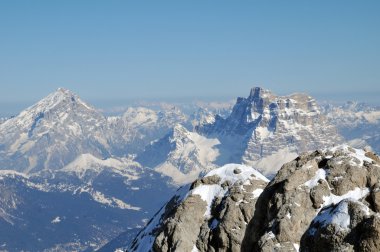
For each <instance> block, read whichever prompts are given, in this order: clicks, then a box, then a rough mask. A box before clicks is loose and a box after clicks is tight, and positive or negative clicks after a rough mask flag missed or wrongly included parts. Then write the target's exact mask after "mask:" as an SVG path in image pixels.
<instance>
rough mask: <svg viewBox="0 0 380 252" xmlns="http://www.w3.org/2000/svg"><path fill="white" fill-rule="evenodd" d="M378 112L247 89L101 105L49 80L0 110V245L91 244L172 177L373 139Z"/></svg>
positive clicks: (118, 227)
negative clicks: (47, 90) (231, 100)
mask: <svg viewBox="0 0 380 252" xmlns="http://www.w3.org/2000/svg"><path fill="white" fill-rule="evenodd" d="M220 111H222V112H223V113H222V115H218V114H217V112H220ZM379 114H380V113H379V109H378V108H373V107H368V106H364V105H359V104H354V103H351V104H348V105H345V106H342V107H339V106H332V105H324V106H322V107H320V106H318V105H317V102H316V101H315V100H314V99H313V98H312V97H310V96H308V95H306V94H293V95H289V96H277V95H275V94H273V93H271V92H270V91H268V90H265V89H262V88H253V89H252V90H251V92H250V94H249V96H248V97H247V98H238V99H237V101H236V104H235V105H234V106H233V107H232V108H231V110H227V109H225V107H223V110H220V107H219V106H215V107H213V106H210V105H207V106H206V105H205V104H199V105H198V106H195V107H194V106H193V107H192V109H191V110H190V109H189V110H186V111H185V110H181V109H180V108H179V107H176V106H170V105H165V106H161V107H160V108H159V109H158V110H157V109H154V108H152V107H149V108H148V107H131V108H129V109H128V110H127V111H125V112H124V113H123V114H122V115H119V116H105V115H103V114H102V113H101V112H100V111H99V110H97V109H96V108H94V107H93V106H91V105H89V104H87V103H86V102H84V101H82V100H81V99H80V98H79V97H78V96H77V95H76V94H74V93H72V92H71V91H69V90H67V89H63V88H60V89H58V90H57V91H56V92H54V93H52V94H50V95H48V96H47V97H45V98H44V99H42V100H41V101H39V102H38V103H36V104H35V105H33V106H31V107H29V108H27V109H26V110H24V111H22V112H21V113H20V114H19V115H17V116H15V117H12V118H9V119H2V120H1V121H0V181H2V184H1V185H0V186H1V192H0V194H1V196H2V199H1V204H0V222H1V223H2V225H1V226H0V234H2V235H0V250H1V249H3V250H9V251H20V250H25V251H42V250H44V249H46V251H54V250H59V251H72V250H73V249H78V250H80V251H85V250H87V251H92V250H95V249H97V248H99V247H101V246H102V245H104V244H106V243H107V242H108V241H109V240H111V239H112V238H114V237H116V236H118V235H121V236H120V237H119V239H124V238H123V237H128V238H125V239H133V236H134V235H132V234H135V233H136V232H137V230H138V229H139V228H142V227H143V226H144V225H145V224H146V221H147V220H148V219H149V218H150V217H151V216H152V215H153V213H154V212H156V211H157V210H158V209H159V208H160V207H161V206H162V205H163V204H164V203H165V202H166V201H167V200H168V199H169V198H170V197H172V196H173V194H174V192H175V191H176V190H177V188H178V186H179V185H188V184H189V183H191V182H193V181H194V180H196V179H197V178H198V177H199V175H201V176H203V175H205V174H207V173H209V172H212V171H213V170H214V169H216V168H218V167H221V166H224V165H227V164H229V163H237V164H242V165H247V166H252V167H255V168H256V169H257V170H258V171H260V172H261V173H263V174H264V175H265V176H268V177H269V178H272V177H274V176H275V174H276V172H277V171H278V169H279V168H280V167H281V165H282V164H283V163H285V162H288V161H291V160H293V159H294V158H295V157H297V156H298V155H300V154H301V153H302V152H304V151H310V150H315V149H321V148H325V147H331V146H334V145H337V144H340V143H342V142H343V141H345V140H350V141H351V144H353V145H355V146H359V147H364V146H367V145H370V146H371V147H372V149H374V150H378V148H379V137H378V132H379V131H378V129H379ZM338 118H342V119H341V120H340V119H338ZM38 223H39V225H38ZM73 227H74V228H73ZM70 230H71V231H70ZM72 230H76V231H75V232H72ZM67 233H70V234H69V235H64V234H67ZM16 241H17V242H16Z"/></svg>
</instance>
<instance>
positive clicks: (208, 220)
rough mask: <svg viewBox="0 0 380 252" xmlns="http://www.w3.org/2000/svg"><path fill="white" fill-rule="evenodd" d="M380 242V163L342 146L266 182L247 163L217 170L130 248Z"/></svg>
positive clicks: (289, 247)
mask: <svg viewBox="0 0 380 252" xmlns="http://www.w3.org/2000/svg"><path fill="white" fill-rule="evenodd" d="M264 187H265V188H264ZM379 238H380V159H379V157H378V156H377V155H376V154H374V153H372V152H370V151H366V150H358V149H353V148H351V147H349V146H347V145H342V146H338V147H334V148H331V149H326V150H318V151H314V152H311V153H305V154H302V155H300V156H299V157H298V158H296V159H295V160H293V161H291V162H289V163H286V164H284V165H283V166H282V168H281V169H280V171H279V172H278V173H277V175H276V176H275V177H274V178H273V179H272V180H271V181H270V182H269V183H267V180H266V179H265V177H263V176H262V175H261V174H260V173H258V172H257V171H256V170H254V169H253V168H249V167H247V166H241V165H226V166H224V167H222V168H219V169H215V170H213V171H211V172H209V173H208V174H207V175H206V176H205V177H203V178H202V179H198V180H197V181H195V182H194V183H193V184H192V185H191V186H188V187H183V188H182V189H181V191H179V192H178V193H177V195H176V196H175V197H173V199H172V200H171V201H170V202H169V203H168V204H167V205H166V206H165V207H164V208H162V209H161V211H160V212H159V213H158V214H157V215H156V216H155V218H153V219H152V221H151V222H150V223H149V224H148V225H147V227H146V228H145V229H144V230H143V231H142V232H141V233H140V234H139V235H138V236H137V237H136V239H135V240H134V242H133V243H132V244H131V245H130V247H129V248H128V251H380V239H379Z"/></svg>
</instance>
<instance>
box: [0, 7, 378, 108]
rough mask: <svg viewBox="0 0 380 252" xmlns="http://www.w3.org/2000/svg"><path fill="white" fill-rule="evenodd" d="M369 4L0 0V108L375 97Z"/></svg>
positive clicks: (373, 20) (374, 10)
mask: <svg viewBox="0 0 380 252" xmlns="http://www.w3.org/2000/svg"><path fill="white" fill-rule="evenodd" d="M379 13H380V1H378V0H376V1H371V0H366V1H351V0H334V1H331V0H329V1H324V0H320V1H296V0H290V1H274V0H273V1H272V0H271V1H253V0H252V1H243V0H242V1H225V0H218V1H207V0H202V1H201V0H192V1H165V0H162V1H145V0H141V1H121V0H120V1H116V0H107V1H105V0H104V1H97V0H91V1H90V0H89V1H86V0H80V1H77V0H65V1H52V0H45V1H43V0H35V1H20V0H8V1H7V0H4V1H0V106H1V104H5V103H23V102H24V103H28V102H32V101H37V100H39V99H41V98H42V97H44V96H46V95H47V94H49V93H51V92H53V91H55V90H56V89H57V88H58V87H65V88H68V89H70V90H72V91H74V92H75V93H77V94H79V96H81V97H82V98H84V99H85V100H88V101H115V100H127V99H153V98H154V99H182V98H190V99H193V98H194V99H203V98H218V97H236V96H248V94H249V90H250V88H251V87H253V86H262V87H264V88H267V89H270V90H272V91H273V92H274V93H277V94H289V93H294V92H306V93H309V94H311V95H314V96H316V97H318V98H323V97H325V98H326V99H334V98H336V99H338V98H339V99H350V100H363V101H378V100H380V99H379V97H380V81H379V80H380V15H379Z"/></svg>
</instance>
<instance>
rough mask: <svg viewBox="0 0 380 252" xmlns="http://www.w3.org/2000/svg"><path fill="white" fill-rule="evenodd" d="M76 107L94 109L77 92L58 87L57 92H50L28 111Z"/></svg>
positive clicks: (39, 111) (67, 109) (68, 109)
mask: <svg viewBox="0 0 380 252" xmlns="http://www.w3.org/2000/svg"><path fill="white" fill-rule="evenodd" d="M75 108H82V109H85V110H94V108H93V107H91V106H90V105H88V104H86V103H85V102H83V101H82V100H81V99H80V98H79V96H78V95H77V94H75V93H74V92H72V91H70V90H68V89H66V88H62V87H60V88H58V89H57V90H56V91H55V92H53V93H51V94H49V95H48V96H46V97H45V98H43V99H42V100H40V101H39V102H37V103H36V104H34V105H33V106H31V107H29V108H28V109H27V110H26V111H28V112H32V113H41V112H51V111H55V110H66V111H70V110H72V109H75Z"/></svg>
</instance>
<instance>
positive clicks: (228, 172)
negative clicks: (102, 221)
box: [128, 165, 268, 251]
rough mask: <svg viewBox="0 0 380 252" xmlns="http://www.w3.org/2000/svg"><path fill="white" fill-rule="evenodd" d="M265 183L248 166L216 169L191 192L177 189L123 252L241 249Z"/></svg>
mask: <svg viewBox="0 0 380 252" xmlns="http://www.w3.org/2000/svg"><path fill="white" fill-rule="evenodd" d="M267 182H268V180H267V179H266V178H265V177H264V176H262V175H261V174H260V173H258V172H257V171H256V170H254V169H252V168H250V167H247V166H243V165H226V166H223V167H221V168H218V169H215V170H213V171H211V172H209V173H208V174H207V175H206V176H205V177H203V178H201V179H198V180H197V181H195V182H194V183H193V184H192V185H191V187H190V188H186V187H184V188H182V189H181V191H180V192H179V193H177V195H176V196H174V197H173V198H172V200H171V201H170V202H169V203H168V204H167V205H166V206H165V207H164V208H162V209H161V211H160V212H159V213H158V214H157V215H156V216H155V217H154V218H153V219H152V220H151V221H150V223H149V224H148V225H147V227H146V228H145V229H144V230H143V231H142V232H141V233H140V234H139V235H138V236H137V237H136V239H135V240H134V242H133V243H132V244H131V246H130V247H129V248H128V251H192V250H193V251H240V247H241V242H242V239H243V237H244V232H245V229H246V225H247V223H248V222H249V221H250V219H251V218H252V216H253V213H254V209H255V203H256V200H257V198H258V196H259V195H260V193H261V192H262V190H263V188H264V187H265V185H266V184H267ZM189 189H190V191H188V190H189Z"/></svg>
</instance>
